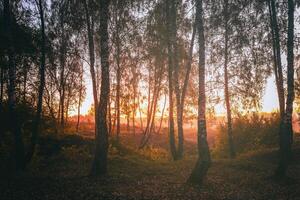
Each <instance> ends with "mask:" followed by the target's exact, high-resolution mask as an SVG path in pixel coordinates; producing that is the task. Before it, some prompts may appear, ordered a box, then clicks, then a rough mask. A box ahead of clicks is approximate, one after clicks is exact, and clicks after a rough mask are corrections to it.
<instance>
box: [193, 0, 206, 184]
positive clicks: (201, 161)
mask: <svg viewBox="0 0 300 200" xmlns="http://www.w3.org/2000/svg"><path fill="white" fill-rule="evenodd" d="M202 7H203V6H202V0H197V1H196V15H197V19H198V20H197V22H196V23H197V29H198V43H199V65H198V67H199V99H198V160H197V163H196V166H195V168H194V170H193V171H192V174H191V175H190V177H189V180H188V181H189V182H191V183H195V184H202V182H203V179H204V178H205V176H206V174H207V171H208V169H209V167H210V164H211V158H210V151H209V147H208V143H207V133H206V117H205V111H206V96H205V37H204V22H203V8H202Z"/></svg>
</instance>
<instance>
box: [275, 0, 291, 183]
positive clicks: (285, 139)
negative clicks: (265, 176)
mask: <svg viewBox="0 0 300 200" xmlns="http://www.w3.org/2000/svg"><path fill="white" fill-rule="evenodd" d="M294 10H295V5H294V1H293V0H288V32H287V36H288V37H287V99H286V109H285V113H284V120H283V123H282V124H281V126H280V135H279V139H280V149H279V163H278V167H277V169H276V172H275V176H276V177H278V178H284V177H285V176H286V172H287V168H288V164H289V161H290V159H291V153H292V141H293V124H292V117H293V102H294V98H295V92H294Z"/></svg>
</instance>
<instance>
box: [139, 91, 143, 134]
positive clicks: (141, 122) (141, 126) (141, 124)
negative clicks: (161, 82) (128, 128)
mask: <svg viewBox="0 0 300 200" xmlns="http://www.w3.org/2000/svg"><path fill="white" fill-rule="evenodd" d="M138 104H139V114H140V128H141V130H143V129H144V125H143V118H142V110H141V102H140V94H138Z"/></svg>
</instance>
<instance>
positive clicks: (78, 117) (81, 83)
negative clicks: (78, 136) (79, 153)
mask: <svg viewBox="0 0 300 200" xmlns="http://www.w3.org/2000/svg"><path fill="white" fill-rule="evenodd" d="M83 72H84V71H83V66H82V68H81V74H80V89H79V97H78V107H77V123H76V132H77V133H78V131H79V124H80V106H81V99H82V89H83V88H82V87H83Z"/></svg>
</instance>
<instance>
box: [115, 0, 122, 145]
mask: <svg viewBox="0 0 300 200" xmlns="http://www.w3.org/2000/svg"><path fill="white" fill-rule="evenodd" d="M117 4H118V5H119V1H118V3H117ZM116 9H117V11H116V13H117V15H119V12H118V9H119V8H116ZM118 17H120V16H116V51H117V52H116V62H117V77H116V78H117V88H116V110H117V116H116V117H117V133H116V136H117V138H116V140H117V144H118V143H119V142H120V131H121V118H120V113H121V111H120V109H121V108H120V95H121V66H120V54H121V47H120V36H119V31H120V30H119V29H120V22H119V19H118Z"/></svg>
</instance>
